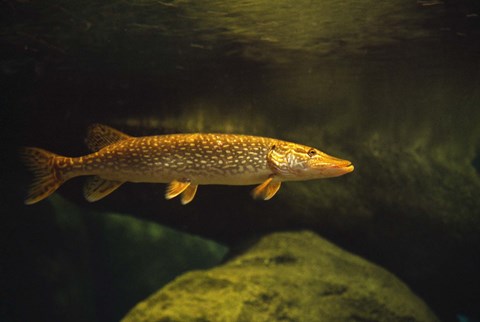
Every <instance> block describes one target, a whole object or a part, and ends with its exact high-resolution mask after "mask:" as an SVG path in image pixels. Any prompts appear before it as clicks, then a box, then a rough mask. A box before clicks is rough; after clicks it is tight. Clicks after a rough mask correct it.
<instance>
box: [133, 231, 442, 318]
mask: <svg viewBox="0 0 480 322" xmlns="http://www.w3.org/2000/svg"><path fill="white" fill-rule="evenodd" d="M437 320H438V319H437V318H436V317H435V315H434V314H433V313H432V312H431V311H430V309H429V308H428V307H427V306H426V305H425V303H424V302H423V301H422V300H421V299H420V298H418V297H417V296H416V295H415V294H413V293H412V292H411V290H410V289H409V288H408V287H407V286H406V285H405V284H404V283H403V282H401V281H400V280H399V279H397V278H396V277H395V276H394V275H392V274H391V273H389V272H387V271H386V270H384V269H382V268H381V267H379V266H376V265H374V264H372V263H370V262H368V261H366V260H364V259H362V258H360V257H358V256H355V255H353V254H350V253H348V252H346V251H344V250H342V249H340V248H339V247H337V246H335V245H333V244H331V243H330V242H328V241H326V240H325V239H323V238H321V237H319V236H318V235H316V234H314V233H312V232H309V231H303V232H284V233H273V234H270V235H267V236H265V237H262V238H261V239H259V240H258V241H257V242H256V243H254V244H253V246H252V247H250V248H249V249H248V250H247V251H246V252H245V253H243V254H241V255H240V256H237V257H235V258H233V259H231V260H230V261H228V262H227V263H225V264H224V265H222V266H219V267H216V268H213V269H210V270H205V271H193V272H189V273H186V274H184V275H182V276H180V277H178V278H177V279H176V280H174V281H173V282H171V283H170V284H168V285H167V286H166V287H164V288H162V289H161V290H159V291H158V292H157V293H155V294H153V295H152V296H150V297H149V298H147V299H146V300H144V301H142V302H141V303H139V304H137V306H135V307H134V308H133V309H132V310H131V311H130V312H129V313H128V314H127V316H125V318H124V319H123V321H125V322H136V321H437Z"/></svg>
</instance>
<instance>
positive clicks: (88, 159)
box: [67, 134, 277, 184]
mask: <svg viewBox="0 0 480 322" xmlns="http://www.w3.org/2000/svg"><path fill="white" fill-rule="evenodd" d="M276 142H277V140H274V139H270V138H264V137H256V136H248V135H234V134H171V135H161V136H148V137H138V138H130V139H126V140H123V141H120V142H117V143H114V144H111V145H109V146H107V147H105V148H103V149H101V150H100V151H98V152H96V153H92V154H90V155H87V156H85V157H80V158H75V159H76V160H74V162H73V163H74V164H75V166H74V167H73V168H74V169H77V171H80V172H81V173H82V174H83V175H86V174H96V175H99V176H101V177H102V178H105V179H111V180H119V181H133V182H170V181H172V180H179V179H189V180H191V181H192V182H195V183H198V184H255V183H259V182H262V181H263V180H265V179H266V178H267V177H268V175H270V174H271V170H270V169H269V168H268V165H267V153H268V151H269V150H270V148H271V146H272V145H274V144H275V143H276ZM67 163H68V162H67Z"/></svg>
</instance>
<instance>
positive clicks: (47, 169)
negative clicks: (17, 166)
mask: <svg viewBox="0 0 480 322" xmlns="http://www.w3.org/2000/svg"><path fill="white" fill-rule="evenodd" d="M20 153H21V157H22V160H23V162H24V163H25V165H26V167H27V168H28V169H29V170H30V171H31V172H32V173H33V175H34V180H33V183H32V184H31V186H30V189H29V191H28V196H27V198H26V199H25V204H26V205H31V204H34V203H37V202H39V201H40V200H43V199H45V198H47V197H48V196H49V195H51V194H52V193H53V192H54V191H55V190H57V189H58V187H60V186H61V185H62V183H63V182H64V180H63V179H62V178H60V177H59V176H58V175H57V172H56V169H55V158H57V157H58V156H57V155H56V154H54V153H51V152H48V151H46V150H43V149H39V148H30V147H28V148H22V149H21V151H20Z"/></svg>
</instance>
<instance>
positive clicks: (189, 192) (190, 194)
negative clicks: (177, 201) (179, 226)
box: [181, 184, 198, 205]
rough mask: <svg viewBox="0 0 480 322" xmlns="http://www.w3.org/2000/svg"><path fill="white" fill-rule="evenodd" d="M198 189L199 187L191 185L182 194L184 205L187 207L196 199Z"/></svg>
mask: <svg viewBox="0 0 480 322" xmlns="http://www.w3.org/2000/svg"><path fill="white" fill-rule="evenodd" d="M197 188H198V185H196V184H191V185H189V186H188V187H187V189H185V190H184V191H183V192H182V199H181V201H182V205H186V204H187V203H189V202H190V201H192V200H193V198H194V197H195V193H197Z"/></svg>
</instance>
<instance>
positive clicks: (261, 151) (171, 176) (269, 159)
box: [23, 124, 353, 204]
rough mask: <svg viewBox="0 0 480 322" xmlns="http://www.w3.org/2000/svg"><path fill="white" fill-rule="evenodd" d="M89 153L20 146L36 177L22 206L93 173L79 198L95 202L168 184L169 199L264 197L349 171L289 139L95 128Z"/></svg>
mask: <svg viewBox="0 0 480 322" xmlns="http://www.w3.org/2000/svg"><path fill="white" fill-rule="evenodd" d="M86 142H87V145H88V146H89V148H90V149H92V150H93V151H95V152H93V153H92V154H88V155H85V156H81V157H76V158H75V157H73V158H72V157H64V156H59V155H55V154H53V153H51V152H48V151H45V150H42V149H39V148H25V149H24V150H23V156H24V160H25V163H26V165H27V166H28V167H29V168H30V169H31V170H32V171H33V172H34V174H35V176H36V180H35V181H34V183H33V184H32V186H31V189H30V192H29V196H28V197H27V199H26V200H25V203H26V204H33V203H36V202H38V201H40V200H42V199H44V198H46V197H48V196H49V195H50V194H51V193H53V192H54V191H55V190H56V189H57V188H58V187H59V186H60V185H61V184H62V183H64V182H65V181H66V180H69V179H71V178H74V177H78V176H92V177H91V178H90V179H89V180H88V181H87V183H86V185H85V188H84V195H85V197H86V199H87V200H88V201H97V200H99V199H101V198H103V197H105V196H107V195H108V194H110V193H111V192H113V191H114V190H116V189H117V188H118V187H120V186H121V185H122V184H123V183H125V182H153V183H168V184H169V185H168V187H167V192H166V195H165V197H166V198H167V199H171V198H174V197H176V196H178V195H181V201H182V203H183V204H187V203H189V202H190V201H192V200H193V198H194V196H195V193H196V191H197V187H198V185H207V184H220V185H253V184H260V185H259V186H257V187H256V188H255V189H254V190H253V196H254V197H255V198H259V199H264V200H268V199H270V198H272V197H273V196H274V195H275V194H276V192H277V191H278V190H279V188H280V185H281V182H282V181H299V180H310V179H319V178H328V177H335V176H339V175H342V174H345V173H348V172H351V171H353V165H352V164H351V163H350V161H346V160H342V159H337V158H334V157H331V156H329V155H327V154H325V153H323V152H321V151H319V150H317V149H314V148H311V147H308V146H304V145H300V144H296V143H291V142H287V141H282V140H277V139H272V138H265V137H259V136H249V135H235V134H205V133H197V134H169V135H158V136H146V137H132V136H128V135H126V134H124V133H121V132H119V131H117V130H115V129H112V128H110V127H108V126H105V125H99V124H97V125H94V126H92V127H91V128H90V129H89V132H88V136H87V139H86Z"/></svg>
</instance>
